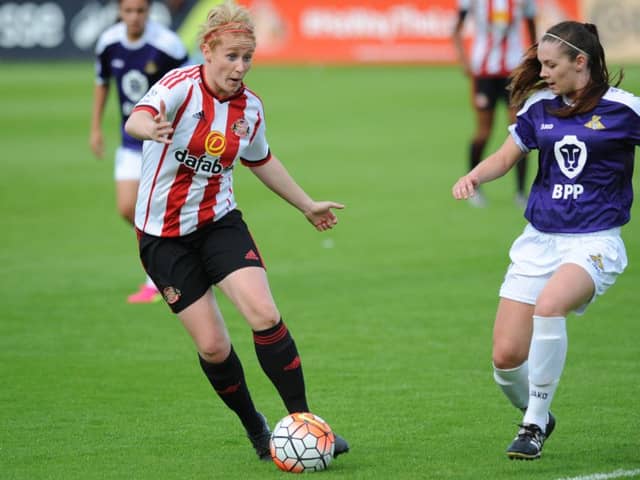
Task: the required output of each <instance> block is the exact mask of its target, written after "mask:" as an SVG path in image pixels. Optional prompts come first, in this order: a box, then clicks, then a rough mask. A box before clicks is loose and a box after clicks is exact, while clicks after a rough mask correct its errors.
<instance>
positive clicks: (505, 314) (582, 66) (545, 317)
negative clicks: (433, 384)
mask: <svg viewBox="0 0 640 480" xmlns="http://www.w3.org/2000/svg"><path fill="white" fill-rule="evenodd" d="M621 78H622V75H621V74H620V76H619V79H618V81H617V82H616V84H615V85H616V86H611V85H610V84H611V83H612V79H611V77H610V75H609V71H608V69H607V65H606V62H605V54H604V49H603V47H602V45H601V43H600V40H599V37H598V31H597V28H596V26H595V25H593V24H588V23H587V24H585V23H578V22H571V21H569V22H562V23H559V24H557V25H555V26H553V27H552V28H550V29H549V30H548V31H547V32H546V33H545V34H544V36H543V37H542V38H541V40H540V42H539V44H536V45H534V46H533V47H531V48H530V49H529V51H528V52H527V54H526V56H525V58H524V59H523V61H522V63H521V64H520V66H519V67H517V68H516V69H515V70H514V73H513V76H512V83H511V88H512V101H513V102H514V103H515V104H516V105H520V106H522V108H521V109H520V111H519V112H518V115H517V120H516V123H515V124H513V125H511V126H510V128H509V130H510V133H511V135H509V136H508V137H507V139H506V141H505V142H504V144H503V145H502V146H501V147H500V148H499V149H498V150H497V151H496V152H495V153H493V154H492V155H490V156H489V157H487V158H486V159H485V160H484V161H482V162H481V163H480V164H479V165H478V166H477V167H476V168H474V169H473V170H472V171H471V172H469V174H467V175H465V176H463V177H462V178H460V179H459V180H458V181H457V182H456V183H455V185H454V186H453V189H452V192H453V196H454V198H456V199H469V198H471V197H472V196H473V195H474V193H475V192H476V191H477V188H478V186H479V185H481V184H483V183H485V182H489V181H492V180H494V179H496V178H498V177H501V176H502V175H504V174H505V173H506V172H507V171H508V170H509V169H510V168H512V167H513V166H514V165H515V164H516V162H517V161H518V160H519V159H520V158H521V157H522V156H523V155H525V154H526V153H527V152H529V151H530V150H532V149H537V150H538V156H539V157H538V173H537V176H536V178H535V180H534V183H533V186H532V189H531V194H530V196H529V201H528V204H527V209H526V211H525V217H526V219H527V220H528V221H529V223H528V225H527V226H526V227H525V229H524V233H523V234H522V235H520V237H518V238H517V239H516V241H515V242H514V244H513V245H512V247H511V250H510V252H509V254H510V257H511V264H510V266H509V268H508V270H507V273H506V275H505V279H504V282H503V284H502V286H501V288H500V302H499V305H498V310H497V314H496V319H495V324H494V333H493V365H494V378H495V380H496V382H497V384H498V385H499V386H500V388H501V389H502V390H503V392H504V393H505V395H506V396H507V397H508V399H509V400H510V401H511V403H513V405H515V406H516V407H518V408H519V409H521V410H522V411H523V412H524V418H523V420H522V423H521V425H520V429H519V431H518V434H517V436H516V438H515V439H514V440H513V442H512V443H511V445H510V446H509V447H508V449H507V455H508V457H509V458H511V459H529V460H530V459H537V458H540V453H541V450H542V446H543V443H544V441H545V440H546V439H548V438H549V436H550V435H551V433H552V431H553V429H554V427H555V419H554V417H553V416H552V415H551V414H550V412H549V407H550V405H551V400H552V399H553V395H554V392H555V390H556V387H557V385H558V382H559V380H560V376H561V374H562V370H563V368H564V363H565V358H566V353H567V330H566V325H565V323H566V317H567V315H568V314H569V313H571V312H575V313H577V314H582V313H583V312H584V310H585V309H586V308H587V306H588V305H589V304H590V303H591V302H592V301H594V300H595V298H596V297H598V296H599V295H602V294H603V293H604V292H605V291H606V290H607V289H608V288H609V287H610V286H611V285H613V284H614V282H615V281H616V278H617V276H618V275H620V274H621V273H622V271H623V270H624V269H625V267H626V265H627V256H626V251H625V247H624V243H623V241H622V238H621V235H620V227H621V226H622V225H624V224H625V223H627V222H628V221H629V218H630V209H631V202H632V197H633V192H632V185H631V177H632V172H633V163H634V153H635V148H636V146H637V145H640V99H639V98H638V97H636V96H634V95H632V94H630V93H628V92H625V91H624V90H620V89H618V88H616V87H617V85H618V84H619V83H620V80H621Z"/></svg>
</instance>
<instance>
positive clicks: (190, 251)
mask: <svg viewBox="0 0 640 480" xmlns="http://www.w3.org/2000/svg"><path fill="white" fill-rule="evenodd" d="M138 244H139V249H140V259H141V260H142V265H143V266H144V268H145V270H146V271H147V273H148V274H149V276H150V277H151V279H152V280H153V282H154V283H155V284H156V286H157V287H158V290H160V293H162V296H163V297H164V299H165V301H166V302H167V304H168V305H169V307H170V308H171V310H172V311H173V312H174V313H178V312H180V311H182V310H184V309H185V308H187V307H188V306H189V305H191V304H192V303H193V302H195V301H196V300H198V299H199V298H200V297H202V295H204V294H205V292H206V291H207V289H209V288H210V287H211V285H215V284H217V283H218V282H220V281H221V280H222V279H224V278H225V277H226V276H227V275H229V274H230V273H231V272H234V271H235V270H238V269H240V268H243V267H262V268H264V264H263V262H262V257H261V256H260V252H259V251H258V247H256V244H255V242H254V241H253V238H251V234H250V233H249V229H248V228H247V224H246V223H244V220H242V213H241V212H240V211H239V210H232V211H231V212H229V213H228V214H226V215H225V216H224V217H222V218H221V219H220V220H218V221H216V222H214V223H212V224H210V225H207V226H205V227H203V228H201V229H199V230H197V231H195V232H193V233H190V234H188V235H185V236H184V237H155V236H152V235H147V234H146V233H144V232H139V241H138Z"/></svg>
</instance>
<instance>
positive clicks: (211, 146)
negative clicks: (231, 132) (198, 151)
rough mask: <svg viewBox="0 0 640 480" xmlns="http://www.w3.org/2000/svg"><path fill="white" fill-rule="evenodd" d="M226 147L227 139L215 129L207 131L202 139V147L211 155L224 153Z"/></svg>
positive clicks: (215, 155)
mask: <svg viewBox="0 0 640 480" xmlns="http://www.w3.org/2000/svg"><path fill="white" fill-rule="evenodd" d="M225 148H227V139H226V138H224V135H223V134H222V133H220V132H218V131H217V130H213V131H211V132H209V135H207V138H205V140H204V149H205V150H206V151H207V153H208V154H209V155H211V156H213V157H218V156H220V155H222V154H223V153H224V150H225Z"/></svg>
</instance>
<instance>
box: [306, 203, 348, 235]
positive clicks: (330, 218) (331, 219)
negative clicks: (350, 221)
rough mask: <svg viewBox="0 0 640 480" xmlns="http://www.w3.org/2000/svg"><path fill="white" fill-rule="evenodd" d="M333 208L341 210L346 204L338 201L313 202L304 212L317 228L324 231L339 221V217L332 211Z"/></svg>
mask: <svg viewBox="0 0 640 480" xmlns="http://www.w3.org/2000/svg"><path fill="white" fill-rule="evenodd" d="M332 208H337V209H340V210H341V209H343V208H344V205H342V204H341V203H336V202H313V203H312V204H311V207H309V209H308V210H307V211H305V212H304V216H305V217H307V220H309V222H310V223H311V224H312V225H313V226H314V227H316V230H318V231H319V232H324V231H325V230H329V229H331V228H333V227H334V226H335V225H336V224H337V223H338V217H337V216H336V215H335V213H333V212H332V211H331V209H332Z"/></svg>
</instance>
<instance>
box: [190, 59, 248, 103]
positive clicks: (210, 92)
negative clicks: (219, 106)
mask: <svg viewBox="0 0 640 480" xmlns="http://www.w3.org/2000/svg"><path fill="white" fill-rule="evenodd" d="M200 81H201V82H202V85H204V89H205V90H206V91H207V93H208V94H209V95H211V96H212V97H213V98H215V99H216V100H218V101H219V102H220V103H225V102H228V101H230V100H233V99H234V98H238V97H239V96H241V95H242V94H243V93H244V88H245V87H244V82H240V88H238V91H237V92H236V93H234V94H233V95H229V96H228V97H224V98H220V97H219V96H218V95H216V94H215V93H214V92H213V90H211V89H210V88H209V85H207V82H206V81H205V80H204V65H200Z"/></svg>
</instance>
